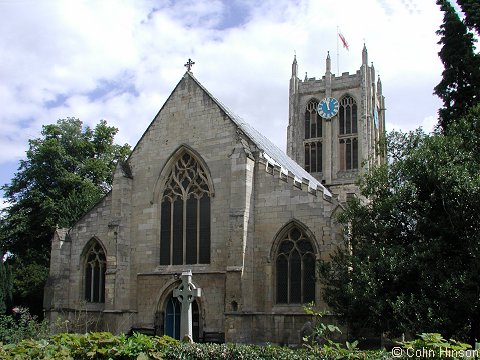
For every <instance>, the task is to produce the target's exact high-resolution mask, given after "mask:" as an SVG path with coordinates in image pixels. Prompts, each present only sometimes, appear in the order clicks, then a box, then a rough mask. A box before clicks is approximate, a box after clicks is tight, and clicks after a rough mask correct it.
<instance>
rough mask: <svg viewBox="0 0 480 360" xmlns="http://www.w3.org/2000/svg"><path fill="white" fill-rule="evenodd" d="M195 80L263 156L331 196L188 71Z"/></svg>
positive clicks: (299, 179)
mask: <svg viewBox="0 0 480 360" xmlns="http://www.w3.org/2000/svg"><path fill="white" fill-rule="evenodd" d="M187 75H188V76H190V78H191V79H192V80H193V81H195V83H196V84H197V85H198V86H199V87H200V88H201V89H202V90H203V91H205V93H206V94H207V95H208V96H209V97H210V98H211V99H212V100H213V101H214V102H215V103H216V104H217V106H218V107H220V108H221V109H222V110H223V111H224V112H225V114H226V115H227V116H228V117H229V118H230V120H232V121H233V123H234V124H235V125H237V127H238V128H239V129H240V130H241V131H242V132H243V133H244V134H245V135H246V136H247V137H248V138H249V139H250V140H251V141H252V142H253V143H254V144H255V145H256V146H257V147H258V148H259V149H260V150H261V151H262V152H263V153H262V155H263V157H264V158H265V159H266V160H267V161H268V162H269V163H271V164H272V165H273V166H275V165H277V166H280V168H281V170H282V171H283V172H284V173H285V174H288V173H289V172H290V173H291V174H292V176H293V177H294V178H296V179H297V180H298V181H299V182H305V181H307V182H308V184H309V186H310V187H311V188H312V189H314V190H317V189H321V190H322V191H323V193H324V194H325V195H326V196H329V197H331V196H332V194H331V193H330V191H329V190H328V189H327V188H326V187H325V186H323V184H322V183H321V182H320V181H318V180H317V179H315V178H314V177H313V176H312V175H311V174H310V173H309V172H308V171H306V170H305V169H304V168H303V167H301V166H300V165H299V164H298V163H297V162H296V161H295V160H293V159H292V158H290V157H289V156H288V155H287V154H286V153H285V152H284V151H283V150H281V149H280V148H279V147H278V146H277V145H275V144H274V143H273V142H272V141H270V140H269V139H268V138H267V137H266V136H265V135H263V134H262V133H261V132H259V131H258V130H256V129H255V128H254V127H253V126H252V125H250V124H249V123H248V122H246V121H245V120H244V119H242V118H241V117H240V116H238V115H236V114H235V113H234V112H233V111H231V110H230V109H229V108H228V107H227V106H225V105H224V104H223V103H222V102H221V101H220V100H218V99H217V98H216V97H215V96H213V95H212V94H211V93H210V92H209V91H208V90H207V89H206V88H205V87H204V86H203V85H202V84H201V83H200V81H198V80H197V79H196V78H195V77H194V76H193V74H192V73H191V72H186V73H185V75H184V77H185V76H187Z"/></svg>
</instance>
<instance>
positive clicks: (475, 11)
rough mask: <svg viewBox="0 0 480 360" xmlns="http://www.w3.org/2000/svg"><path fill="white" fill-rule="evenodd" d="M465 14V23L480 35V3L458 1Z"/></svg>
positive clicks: (468, 0)
mask: <svg viewBox="0 0 480 360" xmlns="http://www.w3.org/2000/svg"><path fill="white" fill-rule="evenodd" d="M457 3H458V5H460V7H461V8H462V12H463V13H464V14H465V23H466V24H467V26H468V27H469V28H471V29H475V31H476V32H477V34H478V35H480V2H479V1H478V0H457Z"/></svg>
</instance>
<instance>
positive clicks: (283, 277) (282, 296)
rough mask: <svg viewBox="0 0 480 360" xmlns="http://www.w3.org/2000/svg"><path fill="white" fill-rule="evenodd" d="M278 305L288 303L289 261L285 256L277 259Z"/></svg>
mask: <svg viewBox="0 0 480 360" xmlns="http://www.w3.org/2000/svg"><path fill="white" fill-rule="evenodd" d="M276 266H277V303H279V304H286V303H288V260H287V257H286V256H284V255H280V256H278V257H277V264H276Z"/></svg>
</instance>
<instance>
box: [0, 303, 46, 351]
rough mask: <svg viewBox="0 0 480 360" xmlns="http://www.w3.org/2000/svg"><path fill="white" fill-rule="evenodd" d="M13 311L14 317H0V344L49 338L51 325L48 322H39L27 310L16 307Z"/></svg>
mask: <svg viewBox="0 0 480 360" xmlns="http://www.w3.org/2000/svg"><path fill="white" fill-rule="evenodd" d="M13 311H14V314H13V315H0V342H2V343H4V344H10V343H17V342H19V341H21V340H24V339H42V338H46V337H47V336H48V331H49V325H48V323H47V322H46V321H39V320H38V318H37V317H36V316H32V315H30V313H29V311H28V309H26V308H22V307H16V308H14V309H13Z"/></svg>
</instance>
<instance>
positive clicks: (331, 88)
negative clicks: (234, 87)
mask: <svg viewBox="0 0 480 360" xmlns="http://www.w3.org/2000/svg"><path fill="white" fill-rule="evenodd" d="M384 133H385V97H384V96H383V95H382V84H381V82H380V78H378V80H377V81H376V82H375V68H374V67H373V64H371V65H368V53H367V48H366V47H365V45H364V47H363V51H362V66H361V67H360V69H359V70H358V71H357V72H356V73H355V74H349V73H348V72H345V73H342V74H341V76H336V75H335V74H332V69H331V59H330V54H327V58H326V69H325V75H324V76H322V78H321V79H316V78H315V77H313V78H308V77H307V74H306V73H305V79H304V80H303V81H302V80H300V79H299V78H298V64H297V59H296V56H295V57H294V59H293V64H292V77H291V78H290V91H289V123H288V130H287V154H288V156H290V157H291V158H292V159H293V160H295V161H296V162H297V163H298V164H300V165H302V166H303V167H304V168H305V170H307V171H308V172H309V173H310V174H312V175H313V176H314V177H315V178H316V179H317V180H319V181H320V182H322V184H324V185H325V186H327V187H328V188H329V189H330V191H331V192H332V193H333V194H334V195H337V196H338V200H339V201H340V202H344V201H346V199H347V198H348V197H349V196H352V195H354V194H357V195H358V193H359V189H358V185H357V180H358V177H359V175H360V174H362V173H364V172H368V171H369V169H370V168H371V167H372V166H373V165H374V164H380V163H382V162H384V161H385V156H386V154H385V150H384V148H383V147H381V146H380V140H381V139H382V138H383V137H384Z"/></svg>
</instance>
